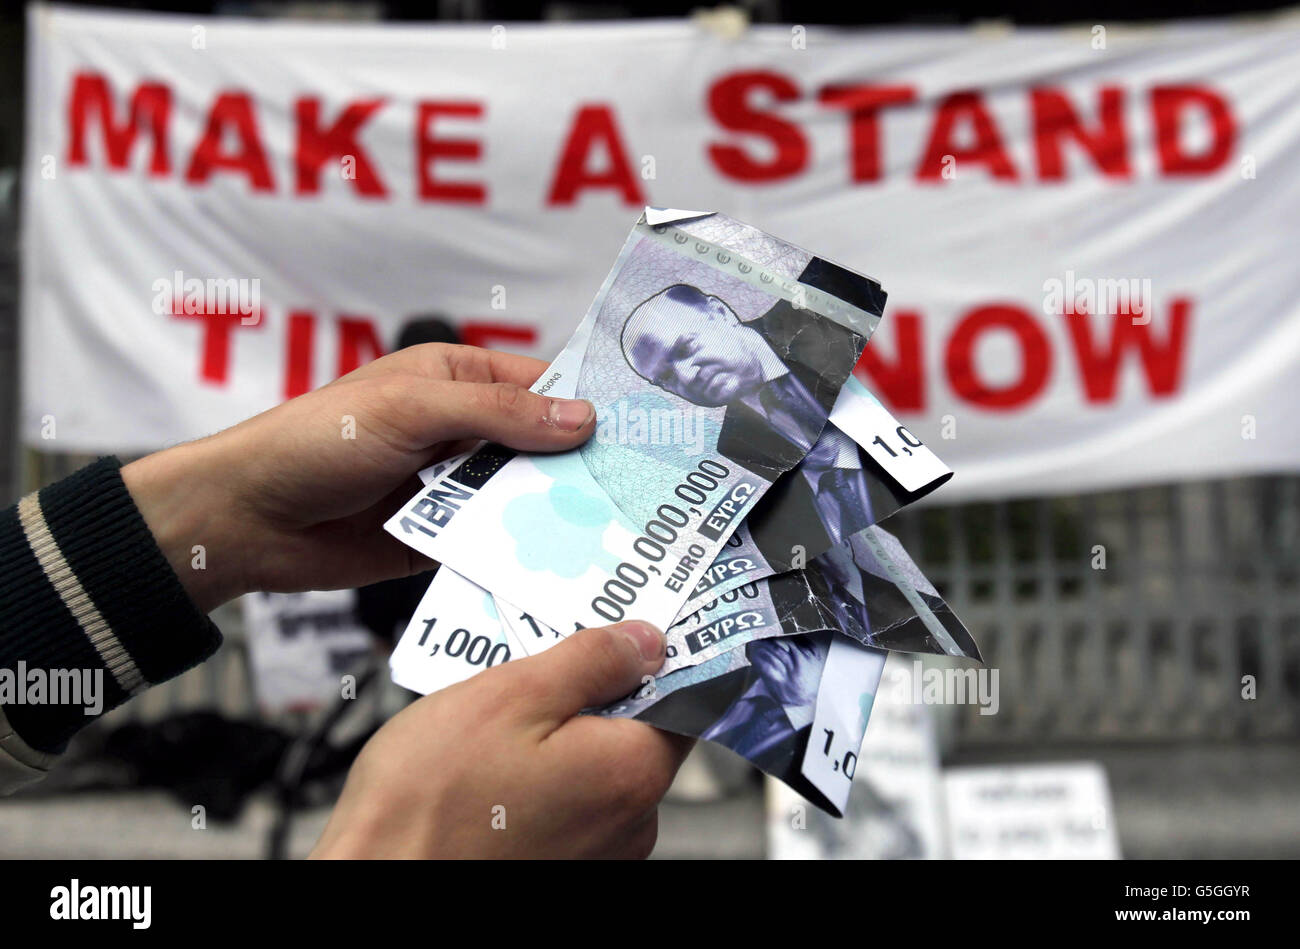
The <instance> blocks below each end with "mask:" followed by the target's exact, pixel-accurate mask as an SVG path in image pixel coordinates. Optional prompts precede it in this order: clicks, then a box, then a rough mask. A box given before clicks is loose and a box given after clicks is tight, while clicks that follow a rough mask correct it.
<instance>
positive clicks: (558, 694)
mask: <svg viewBox="0 0 1300 949" xmlns="http://www.w3.org/2000/svg"><path fill="white" fill-rule="evenodd" d="M663 664H664V634H663V633H661V632H659V630H658V629H656V628H655V627H654V626H651V625H650V624H649V623H645V622H642V621H640V620H632V621H630V622H626V623H619V624H617V625H615V626H601V627H594V628H592V629H584V630H582V631H580V632H577V633H575V634H573V635H572V636H570V637H568V638H567V639H565V640H564V642H561V643H557V644H556V645H554V646H552V647H551V648H550V649H548V650H546V652H543V653H540V654H538V655H536V656H533V657H532V658H529V659H525V660H524V661H523V662H521V663H519V664H518V671H519V672H520V673H524V672H525V671H527V672H528V673H529V674H530V675H531V676H536V677H537V678H538V679H539V680H540V681H541V682H542V683H543V685H542V687H541V688H539V689H536V690H529V692H530V693H531V694H534V695H540V696H541V697H542V698H541V700H540V702H539V703H538V704H537V705H535V706H534V707H533V708H531V709H530V710H529V711H530V712H531V713H532V714H533V715H534V716H536V717H539V718H542V719H545V720H547V721H551V722H556V723H559V722H564V721H567V720H568V719H570V718H572V717H573V716H574V715H577V714H578V713H579V712H580V711H582V710H583V709H584V708H590V707H592V706H594V705H604V704H605V703H607V702H612V701H614V700H615V699H619V698H622V697H623V696H625V695H627V694H628V693H629V692H632V691H634V690H635V689H637V688H639V687H640V685H641V683H642V680H643V679H644V677H645V676H652V675H654V674H655V672H657V671H658V670H659V667H660V666H662V665H663ZM512 665H513V663H512ZM525 667H528V668H527V670H525ZM507 668H508V667H507Z"/></svg>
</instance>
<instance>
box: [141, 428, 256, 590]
mask: <svg viewBox="0 0 1300 949" xmlns="http://www.w3.org/2000/svg"><path fill="white" fill-rule="evenodd" d="M213 442H214V439H205V440H203V441H200V442H191V443H187V444H184V445H177V446H176V447H174V448H168V449H166V450H165V451H160V452H155V453H154V454H152V455H146V456H145V457H144V458H141V459H139V460H137V461H133V462H131V463H130V464H129V465H126V466H125V467H123V468H122V481H123V482H124V483H125V484H126V487H127V490H128V491H129V492H130V494H131V498H132V500H133V501H135V504H136V507H137V508H138V509H139V511H140V514H141V516H142V517H143V518H144V521H145V524H147V525H148V527H149V531H150V533H152V534H153V537H154V540H155V541H156V542H157V544H158V547H159V549H160V550H161V551H162V553H163V556H164V557H166V559H167V562H168V563H169V564H170V565H171V567H172V570H174V571H175V573H176V576H177V578H178V579H179V580H180V582H181V586H183V587H184V588H185V592H186V593H188V594H189V596H190V599H191V600H193V601H194V604H195V605H196V606H197V607H198V608H199V609H200V610H202V611H203V612H205V613H208V612H211V611H212V610H213V609H215V608H216V607H218V606H220V605H221V604H222V603H225V602H227V601H228V600H232V599H234V598H235V597H237V596H239V595H240V594H242V593H246V592H248V586H247V583H246V582H245V579H244V573H243V564H242V558H241V557H240V556H239V554H238V553H237V552H236V551H235V550H234V549H233V546H232V545H231V544H229V543H228V542H227V541H228V538H229V537H230V536H231V535H232V532H236V531H237V528H236V527H235V526H234V524H233V523H232V519H233V518H234V516H235V513H236V506H235V505H234V504H232V499H231V497H230V494H229V491H228V490H227V489H226V488H225V487H224V486H223V485H222V484H221V481H220V477H221V472H222V470H223V467H224V466H223V464H222V462H221V458H220V455H219V449H217V448H216V447H215V446H214V444H213Z"/></svg>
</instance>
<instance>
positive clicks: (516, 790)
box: [312, 622, 692, 858]
mask: <svg viewBox="0 0 1300 949" xmlns="http://www.w3.org/2000/svg"><path fill="white" fill-rule="evenodd" d="M663 659H664V637H663V634H662V633H660V632H659V631H658V630H656V629H655V628H654V627H652V626H648V625H646V624H644V623H638V622H630V623H621V624H619V625H617V626H611V627H607V628H602V629H587V630H583V631H582V632H580V633H578V634H576V635H574V636H571V637H569V638H568V639H566V640H565V641H564V642H562V643H559V644H557V645H555V646H554V647H552V648H551V649H549V650H547V651H546V652H544V653H542V654H541V655H538V656H534V657H532V658H529V659H522V660H518V661H516V662H511V663H507V664H505V665H503V666H497V667H496V668H493V669H488V670H486V671H484V672H481V673H479V674H478V675H476V676H475V677H474V678H472V679H470V680H468V681H466V682H462V683H460V684H458V685H454V686H451V687H450V688H447V689H444V690H442V691H441V692H436V693H434V694H433V695H430V696H427V697H425V698H423V699H421V700H419V701H418V702H416V703H415V704H413V705H410V706H408V707H407V708H406V709H404V710H403V711H402V712H400V713H399V714H398V715H396V716H395V717H394V718H393V719H392V720H391V721H389V722H388V723H387V724H386V725H384V727H383V728H381V729H380V730H379V731H378V732H376V733H375V735H374V737H373V738H371V739H370V741H369V742H368V743H367V744H366V747H365V748H364V749H362V751H361V754H360V755H359V756H358V757H357V760H356V762H355V763H354V764H353V766H352V771H351V772H350V773H349V775H348V780H347V784H346V786H345V787H344V789H343V794H342V796H341V797H340V798H339V802H338V805H337V806H336V807H335V809H334V813H333V815H332V816H331V817H330V822H329V824H328V825H327V826H326V828H325V832H324V834H323V835H322V836H321V839H320V842H319V843H318V844H317V845H316V849H315V851H314V852H313V854H312V856H314V857H382V858H392V857H548V858H556V857H604V858H609V857H626V858H643V857H646V856H649V854H650V851H651V850H653V849H654V845H655V839H656V837H657V834H658V826H659V825H658V811H657V808H658V805H659V801H660V799H661V798H662V797H663V796H664V794H665V793H666V792H667V790H668V786H669V784H670V783H671V782H672V779H673V775H674V774H676V772H677V768H678V766H679V765H680V764H681V763H682V759H683V758H685V756H686V753H687V752H688V751H689V750H690V748H691V745H692V741H691V739H688V738H684V737H682V736H680V735H672V734H669V733H667V732H662V731H659V730H658V729H656V728H652V727H651V726H649V725H645V724H642V723H641V722H634V721H628V720H625V719H604V718H596V717H592V716H584V715H578V714H577V713H578V711H579V710H580V709H583V708H587V707H590V706H594V705H601V704H604V703H606V702H610V701H613V700H614V699H617V698H619V697H621V696H624V695H627V694H628V693H630V692H632V691H633V690H634V689H636V688H637V687H638V686H640V685H641V682H642V678H643V677H644V676H649V675H652V674H653V673H654V672H655V670H656V669H658V668H659V666H660V665H661V664H662V663H663Z"/></svg>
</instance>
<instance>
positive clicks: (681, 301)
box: [621, 283, 854, 477]
mask: <svg viewBox="0 0 1300 949" xmlns="http://www.w3.org/2000/svg"><path fill="white" fill-rule="evenodd" d="M852 337H853V333H852V331H850V330H848V329H847V328H845V327H844V326H841V325H840V324H838V323H835V322H833V321H830V320H824V319H810V314H809V313H808V312H806V311H803V312H801V311H800V310H799V309H798V308H797V307H796V306H794V305H793V304H792V303H791V302H789V301H786V300H777V301H775V302H774V303H773V305H772V307H771V308H770V309H769V310H767V312H765V313H763V314H761V315H759V316H756V317H754V318H753V319H750V320H748V321H742V320H741V319H740V317H739V316H737V314H736V312H735V310H733V309H732V308H731V306H729V305H728V304H727V302H726V301H725V300H723V299H721V298H720V297H718V296H716V295H714V294H710V293H706V292H704V291H703V290H701V289H699V288H698V287H695V286H691V285H689V284H684V283H678V284H673V285H672V286H669V287H666V288H664V289H663V290H660V291H659V292H658V293H655V294H654V295H653V296H651V297H649V298H648V299H646V300H644V301H642V302H641V303H639V304H638V305H637V306H636V307H635V308H634V309H633V310H632V312H631V313H630V314H629V315H628V317H627V320H626V321H625V322H624V324H623V329H622V334H621V343H622V348H623V355H624V358H625V359H626V360H627V363H628V365H629V366H631V367H632V369H633V371H635V372H636V374H637V375H638V376H640V377H641V378H642V379H644V380H645V381H647V382H649V383H650V384H651V385H654V386H657V387H658V388H660V389H663V390H664V391H666V392H669V393H671V394H673V395H675V396H678V397H679V398H682V399H685V400H687V401H688V402H691V403H694V404H695V405H698V406H703V407H707V408H718V407H725V408H726V414H725V415H724V416H723V421H722V430H721V433H720V435H719V437H718V441H717V449H718V451H719V453H721V454H722V455H724V456H725V457H727V458H729V459H730V460H732V461H734V462H736V463H738V464H741V465H743V466H745V467H746V468H748V469H750V470H751V471H755V472H756V473H759V474H766V475H769V476H772V477H774V476H775V474H777V473H779V472H780V471H781V470H785V469H786V468H788V467H789V466H790V465H792V464H794V463H796V462H798V461H799V459H801V458H802V457H803V456H804V455H805V453H806V452H808V451H809V450H810V449H811V448H812V447H813V445H814V444H815V443H816V442H817V437H818V435H820V434H821V431H822V428H823V426H824V425H825V422H826V416H827V413H828V412H829V411H830V408H831V404H833V393H832V394H831V396H832V398H831V402H829V403H828V402H827V401H826V394H827V391H828V390H827V387H826V386H825V385H824V384H823V383H822V380H821V379H820V377H819V374H818V372H817V369H816V368H814V367H821V366H824V365H826V355H828V354H830V353H836V352H838V353H843V352H845V351H846V350H849V351H852V349H853V348H854V347H853V340H852ZM774 461H776V462H777V465H776V466H774V465H773V462H774Z"/></svg>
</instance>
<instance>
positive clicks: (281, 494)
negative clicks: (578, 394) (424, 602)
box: [122, 343, 595, 611]
mask: <svg viewBox="0 0 1300 949" xmlns="http://www.w3.org/2000/svg"><path fill="white" fill-rule="evenodd" d="M545 368H546V364H545V363H543V362H541V361H540V360H536V359H529V358H527V357H525V356H511V355H507V354H505V353H497V352H492V351H489V350H485V349H478V348H475V347H472V346H449V345H443V344H438V343H431V344H427V345H424V346H414V347H411V348H409V349H404V350H401V351H399V352H396V353H393V354H392V355H389V356H385V357H384V358H383V359H379V360H376V361H375V362H372V363H370V364H369V365H367V366H363V367H362V368H360V369H358V370H356V371H355V372H352V373H349V374H348V375H346V376H343V377H342V378H340V379H338V380H336V381H334V382H332V383H330V384H329V385H327V386H325V387H324V388H321V389H318V390H316V391H315V392H310V393H308V394H306V395H303V396H300V397H298V398H296V399H293V400H291V401H289V402H286V403H284V404H283V405H280V406H278V407H276V408H274V409H271V410H270V411H268V412H263V413H262V414H261V415H258V416H256V417H254V418H251V419H249V420H248V421H246V422H243V423H242V424H240V425H236V426H235V427H234V428H231V429H227V430H226V431H224V432H221V433H219V434H217V435H214V436H212V437H210V438H205V439H202V440H201V441H197V442H191V443H188V444H185V445H179V446H177V447H175V448H171V449H168V450H167V451H163V452H159V453H158V454H155V455H149V456H148V457H146V458H142V459H140V460H139V461H136V462H133V463H132V464H129V465H127V466H126V467H125V468H123V469H122V477H123V479H124V480H125V482H126V486H127V488H128V490H130V492H131V495H132V497H133V498H134V499H135V502H136V505H137V506H138V507H139V508H140V511H141V513H142V514H143V515H144V518H145V522H146V523H147V524H148V525H149V528H150V530H152V531H153V534H154V537H156V538H157V540H158V543H159V545H160V546H161V547H162V549H163V553H165V554H166V555H167V559H168V561H169V562H170V563H171V565H172V566H173V568H175V570H176V573H177V575H178V576H179V577H180V579H181V582H182V583H183V584H184V585H185V587H186V589H187V591H188V592H189V593H190V596H191V597H192V598H193V599H194V601H195V603H197V604H198V606H199V607H200V608H201V609H203V610H204V611H209V610H211V609H213V608H214V607H216V606H218V605H219V604H221V603H223V602H225V601H226V600H229V599H232V598H234V597H236V596H238V595H240V594H242V593H247V592H250V591H252V590H266V591H274V592H296V591H300V590H328V589H337V588H341V587H352V586H362V585H364V584H367V583H373V582H376V581H379V580H387V579H391V578H393V577H400V576H409V575H410V574H412V573H416V572H419V571H420V570H426V569H428V568H429V567H430V566H432V564H431V563H430V562H429V561H427V560H426V559H424V558H423V557H421V556H420V555H418V554H416V553H415V552H414V551H413V550H411V549H410V548H409V547H407V546H406V545H404V544H402V543H401V542H400V541H398V540H396V539H395V538H393V537H390V536H388V535H387V534H386V533H385V532H384V530H383V523H384V521H385V520H386V519H387V518H388V517H389V516H390V515H391V514H392V513H393V512H394V511H395V510H397V508H398V507H399V506H400V505H401V504H402V503H403V502H404V501H406V500H408V499H409V498H410V497H412V496H413V495H414V494H415V493H416V492H417V491H419V490H420V482H419V479H418V478H416V477H415V474H416V472H417V471H419V470H420V469H421V468H424V467H425V466H427V465H429V464H430V463H432V462H433V461H436V460H438V459H439V458H443V457H446V456H448V455H450V454H453V453H454V452H456V451H459V450H463V449H464V448H467V447H468V446H469V445H471V444H473V442H474V441H475V440H477V439H488V440H490V441H495V442H500V443H501V444H504V445H508V446H510V447H511V448H518V449H521V450H524V451H562V450H565V449H569V448H574V447H576V446H578V445H580V444H582V443H583V442H584V441H586V440H587V439H588V438H590V437H591V434H592V432H594V431H595V410H594V409H593V408H592V406H591V403H589V402H586V401H584V400H580V399H579V400H569V399H552V398H547V397H545V396H541V395H536V394H534V393H532V392H529V391H528V389H527V387H528V386H529V385H531V384H532V383H533V382H534V381H535V380H536V379H537V377H538V376H539V375H540V374H541V372H542V370H543V369H545ZM197 548H202V551H201V553H202V557H201V560H200V558H199V554H200V551H199V550H198V549H197ZM199 563H201V564H202V567H201V568H200V567H198V566H197V564H199Z"/></svg>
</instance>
